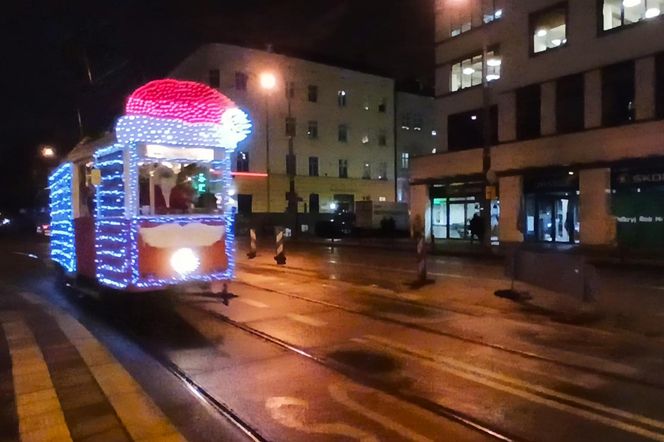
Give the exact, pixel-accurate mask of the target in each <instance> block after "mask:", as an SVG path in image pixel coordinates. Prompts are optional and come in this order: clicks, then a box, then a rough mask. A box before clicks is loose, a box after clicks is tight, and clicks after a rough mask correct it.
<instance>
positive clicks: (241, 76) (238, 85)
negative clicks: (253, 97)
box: [235, 71, 247, 91]
mask: <svg viewBox="0 0 664 442" xmlns="http://www.w3.org/2000/svg"><path fill="white" fill-rule="evenodd" d="M235 89H237V90H238V91H246V90H247V74H245V73H244V72H239V71H238V72H236V73H235Z"/></svg>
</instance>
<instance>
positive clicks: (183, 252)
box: [171, 248, 201, 276]
mask: <svg viewBox="0 0 664 442" xmlns="http://www.w3.org/2000/svg"><path fill="white" fill-rule="evenodd" d="M200 265H201V260H200V259H199V258H198V256H197V255H196V253H194V251H193V250H191V249H190V248H183V249H178V250H176V251H175V252H173V254H172V255H171V267H173V270H175V271H176V272H178V273H179V274H180V275H183V276H184V275H188V274H189V273H192V272H195V271H196V270H197V269H198V267H199V266H200Z"/></svg>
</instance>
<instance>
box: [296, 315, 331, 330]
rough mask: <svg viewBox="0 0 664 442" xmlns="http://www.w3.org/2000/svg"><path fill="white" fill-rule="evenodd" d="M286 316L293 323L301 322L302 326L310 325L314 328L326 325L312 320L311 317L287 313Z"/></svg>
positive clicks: (317, 320) (323, 322)
mask: <svg viewBox="0 0 664 442" xmlns="http://www.w3.org/2000/svg"><path fill="white" fill-rule="evenodd" d="M286 316H287V317H288V318H289V319H292V320H293V321H297V322H301V323H302V324H307V325H312V326H314V327H325V326H326V325H327V322H325V321H321V320H319V319H315V318H312V317H311V316H304V315H298V314H297V313H289V314H288V315H286Z"/></svg>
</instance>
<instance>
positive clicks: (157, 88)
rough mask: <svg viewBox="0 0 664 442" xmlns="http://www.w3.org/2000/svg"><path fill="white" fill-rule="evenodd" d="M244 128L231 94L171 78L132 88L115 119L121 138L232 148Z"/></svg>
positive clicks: (246, 130)
mask: <svg viewBox="0 0 664 442" xmlns="http://www.w3.org/2000/svg"><path fill="white" fill-rule="evenodd" d="M250 132H251V122H250V121H249V118H248V117H247V114H246V113H244V112H243V111H242V110H240V109H239V108H238V107H237V106H236V105H235V103H234V102H233V101H232V100H231V99H229V98H228V97H226V96H225V95H223V94H221V93H219V91H217V90H215V89H213V88H211V87H209V86H207V85H204V84H201V83H196V82H193V81H181V80H173V79H165V80H155V81H151V82H149V83H147V84H145V85H144V86H141V87H140V88H138V89H136V90H135V91H134V93H132V94H131V95H130V96H129V98H128V99H127V105H126V107H125V115H124V116H122V117H121V118H120V119H119V120H118V122H117V124H116V134H117V137H118V141H120V142H122V143H135V142H144V143H159V144H174V145H186V146H192V145H193V146H210V147H222V148H226V149H235V148H236V147H237V144H238V143H239V142H240V141H242V140H244V139H245V138H247V136H248V135H249V133H250Z"/></svg>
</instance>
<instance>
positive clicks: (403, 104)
mask: <svg viewBox="0 0 664 442" xmlns="http://www.w3.org/2000/svg"><path fill="white" fill-rule="evenodd" d="M437 142H438V133H437V132H436V129H435V126H434V121H433V97H432V96H428V95H422V94H415V93H409V92H401V91H397V93H396V173H397V201H398V202H400V203H408V201H409V199H410V198H409V197H410V187H409V184H408V181H409V180H410V172H409V170H410V159H411V158H413V157H415V156H418V155H426V154H431V153H436V152H437V147H436V146H437Z"/></svg>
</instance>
